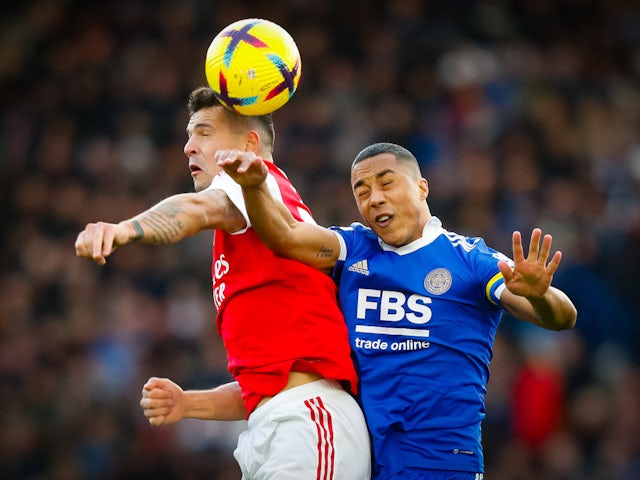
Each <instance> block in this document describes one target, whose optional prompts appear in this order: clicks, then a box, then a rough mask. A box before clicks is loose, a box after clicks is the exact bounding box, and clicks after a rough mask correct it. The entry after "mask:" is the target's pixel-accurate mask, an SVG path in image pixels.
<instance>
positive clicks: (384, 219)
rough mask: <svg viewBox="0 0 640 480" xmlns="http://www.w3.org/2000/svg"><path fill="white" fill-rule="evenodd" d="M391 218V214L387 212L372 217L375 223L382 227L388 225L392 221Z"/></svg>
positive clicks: (392, 217)
mask: <svg viewBox="0 0 640 480" xmlns="http://www.w3.org/2000/svg"><path fill="white" fill-rule="evenodd" d="M393 219H394V216H393V215H390V214H387V213H381V214H380V215H376V217H375V218H374V221H375V223H376V225H378V226H379V227H382V228H384V227H386V226H387V225H389V224H390V223H391V222H392V221H393Z"/></svg>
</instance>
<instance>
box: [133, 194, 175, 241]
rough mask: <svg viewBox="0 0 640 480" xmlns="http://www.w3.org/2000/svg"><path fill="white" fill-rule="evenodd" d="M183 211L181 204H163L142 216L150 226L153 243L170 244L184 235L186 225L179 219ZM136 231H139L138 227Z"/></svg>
mask: <svg viewBox="0 0 640 480" xmlns="http://www.w3.org/2000/svg"><path fill="white" fill-rule="evenodd" d="M181 212H182V209H181V208H180V206H179V205H170V204H169V205H162V204H161V205H159V206H157V207H156V208H154V209H153V210H150V211H149V212H147V213H146V214H145V215H144V217H142V221H143V222H144V223H145V225H147V226H148V227H149V228H150V235H151V238H150V240H151V243H155V244H157V245H168V244H170V243H173V242H175V239H176V238H181V237H182V235H183V232H182V230H183V227H184V225H183V224H182V222H181V221H180V220H179V219H178V215H179V214H180V213H181ZM134 228H135V224H134ZM140 231H142V229H140ZM136 233H139V232H138V230H137V229H136Z"/></svg>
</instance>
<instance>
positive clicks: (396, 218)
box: [351, 153, 429, 247]
mask: <svg viewBox="0 0 640 480" xmlns="http://www.w3.org/2000/svg"><path fill="white" fill-rule="evenodd" d="M351 186H352V188H353V195H354V196H355V199H356V203H357V204H358V210H359V211H360V215H362V217H363V218H364V220H365V221H366V223H367V224H368V225H369V227H371V229H372V230H373V231H374V232H375V234H376V235H378V237H380V238H381V239H382V241H383V242H385V243H386V244H388V245H392V246H394V247H400V246H402V245H406V244H408V243H411V242H413V241H414V240H417V239H418V238H420V237H421V236H422V228H423V226H424V224H425V222H426V221H427V220H428V217H429V209H428V207H427V202H426V199H427V195H428V191H429V190H428V186H427V181H426V180H425V179H424V178H415V177H414V176H412V175H411V174H410V172H409V171H408V170H407V168H406V167H405V166H404V165H403V164H402V163H401V162H398V161H397V160H396V158H395V156H394V155H392V154H390V153H383V154H380V155H376V156H374V157H371V158H368V159H366V160H363V161H361V162H360V163H358V164H357V165H356V166H355V168H354V169H353V170H352V171H351Z"/></svg>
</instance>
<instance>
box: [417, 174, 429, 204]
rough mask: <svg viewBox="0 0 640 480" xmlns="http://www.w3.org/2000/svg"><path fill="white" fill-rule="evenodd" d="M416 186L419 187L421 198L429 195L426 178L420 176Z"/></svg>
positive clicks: (424, 198)
mask: <svg viewBox="0 0 640 480" xmlns="http://www.w3.org/2000/svg"><path fill="white" fill-rule="evenodd" d="M418 188H419V189H420V198H421V199H422V200H426V199H427V197H428V196H429V182H427V179H426V178H421V179H420V181H419V183H418Z"/></svg>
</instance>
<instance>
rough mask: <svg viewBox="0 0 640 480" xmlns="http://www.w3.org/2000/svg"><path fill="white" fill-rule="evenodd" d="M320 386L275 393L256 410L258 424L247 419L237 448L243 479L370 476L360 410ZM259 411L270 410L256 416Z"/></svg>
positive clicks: (356, 478)
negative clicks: (283, 393)
mask: <svg viewBox="0 0 640 480" xmlns="http://www.w3.org/2000/svg"><path fill="white" fill-rule="evenodd" d="M317 383H320V384H321V385H315V384H317ZM324 383H326V382H314V388H309V387H307V386H306V385H305V386H303V387H298V388H296V389H292V390H288V391H287V392H285V393H287V394H288V395H286V396H283V397H282V398H278V397H280V396H281V395H282V394H281V395H277V396H276V397H274V399H273V400H271V401H269V402H268V403H267V404H266V405H264V406H263V407H260V409H258V410H257V411H256V413H260V414H261V415H260V418H259V419H258V420H257V421H252V420H256V419H255V418H254V419H251V418H250V421H249V429H248V430H247V431H246V432H244V433H243V434H242V435H241V437H240V439H239V442H238V449H237V450H236V459H237V460H238V463H240V465H241V468H242V470H243V478H244V479H245V480H273V479H278V480H307V479H308V480H316V479H318V480H332V479H333V480H351V479H353V480H365V479H368V478H370V458H371V457H370V447H369V436H368V433H367V429H366V424H365V422H364V417H363V415H362V412H361V410H360V408H359V407H358V405H357V403H356V402H355V401H354V400H353V399H352V398H351V396H350V395H348V394H347V393H346V392H344V391H343V390H342V389H339V388H333V387H331V386H329V387H330V388H325V386H324ZM304 387H307V388H304ZM319 387H320V388H319ZM298 389H301V390H300V391H298V392H294V391H295V390H298ZM289 392H293V394H291V393H289ZM274 400H277V402H275V403H272V402H274ZM263 408H268V411H267V412H265V411H262V412H259V411H260V410H262V409H263Z"/></svg>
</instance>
